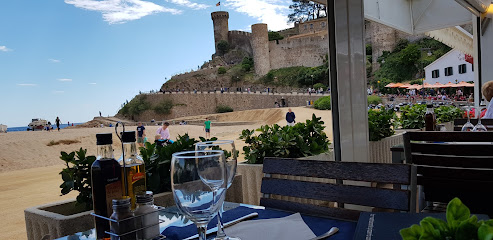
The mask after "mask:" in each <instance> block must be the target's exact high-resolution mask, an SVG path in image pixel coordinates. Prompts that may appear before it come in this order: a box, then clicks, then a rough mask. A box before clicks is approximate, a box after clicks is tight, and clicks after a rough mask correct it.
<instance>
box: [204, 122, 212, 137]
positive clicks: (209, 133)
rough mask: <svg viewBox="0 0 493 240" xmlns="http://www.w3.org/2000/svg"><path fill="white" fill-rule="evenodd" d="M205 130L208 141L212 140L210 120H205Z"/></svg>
mask: <svg viewBox="0 0 493 240" xmlns="http://www.w3.org/2000/svg"><path fill="white" fill-rule="evenodd" d="M204 130H205V138H206V139H209V138H211V121H210V120H209V118H205V122H204Z"/></svg>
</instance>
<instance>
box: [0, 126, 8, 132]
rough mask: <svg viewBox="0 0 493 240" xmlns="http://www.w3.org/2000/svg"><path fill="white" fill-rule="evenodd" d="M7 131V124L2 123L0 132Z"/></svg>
mask: <svg viewBox="0 0 493 240" xmlns="http://www.w3.org/2000/svg"><path fill="white" fill-rule="evenodd" d="M2 132H3V133H6V132H7V125H3V124H0V133H2Z"/></svg>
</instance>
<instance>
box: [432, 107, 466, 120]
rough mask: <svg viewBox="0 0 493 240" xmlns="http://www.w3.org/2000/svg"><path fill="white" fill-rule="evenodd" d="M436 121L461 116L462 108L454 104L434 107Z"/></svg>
mask: <svg viewBox="0 0 493 240" xmlns="http://www.w3.org/2000/svg"><path fill="white" fill-rule="evenodd" d="M435 115H436V118H437V123H444V122H451V121H454V119H456V118H462V110H460V108H457V107H455V106H440V107H437V108H435Z"/></svg>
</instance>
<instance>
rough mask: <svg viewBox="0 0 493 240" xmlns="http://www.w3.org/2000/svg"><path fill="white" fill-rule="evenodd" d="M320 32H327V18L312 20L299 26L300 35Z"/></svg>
mask: <svg viewBox="0 0 493 240" xmlns="http://www.w3.org/2000/svg"><path fill="white" fill-rule="evenodd" d="M318 31H327V18H318V19H315V20H310V21H306V22H302V23H300V24H299V33H300V34H305V33H312V32H318Z"/></svg>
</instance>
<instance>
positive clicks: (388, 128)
mask: <svg viewBox="0 0 493 240" xmlns="http://www.w3.org/2000/svg"><path fill="white" fill-rule="evenodd" d="M395 118H396V115H395V112H394V111H393V110H392V109H389V110H386V109H384V108H381V109H369V110H368V133H369V140H370V143H369V152H370V158H369V160H370V162H374V163H392V152H391V151H390V148H391V147H392V146H394V145H397V144H402V142H403V139H402V133H401V134H397V135H394V134H395V126H396V121H395Z"/></svg>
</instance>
